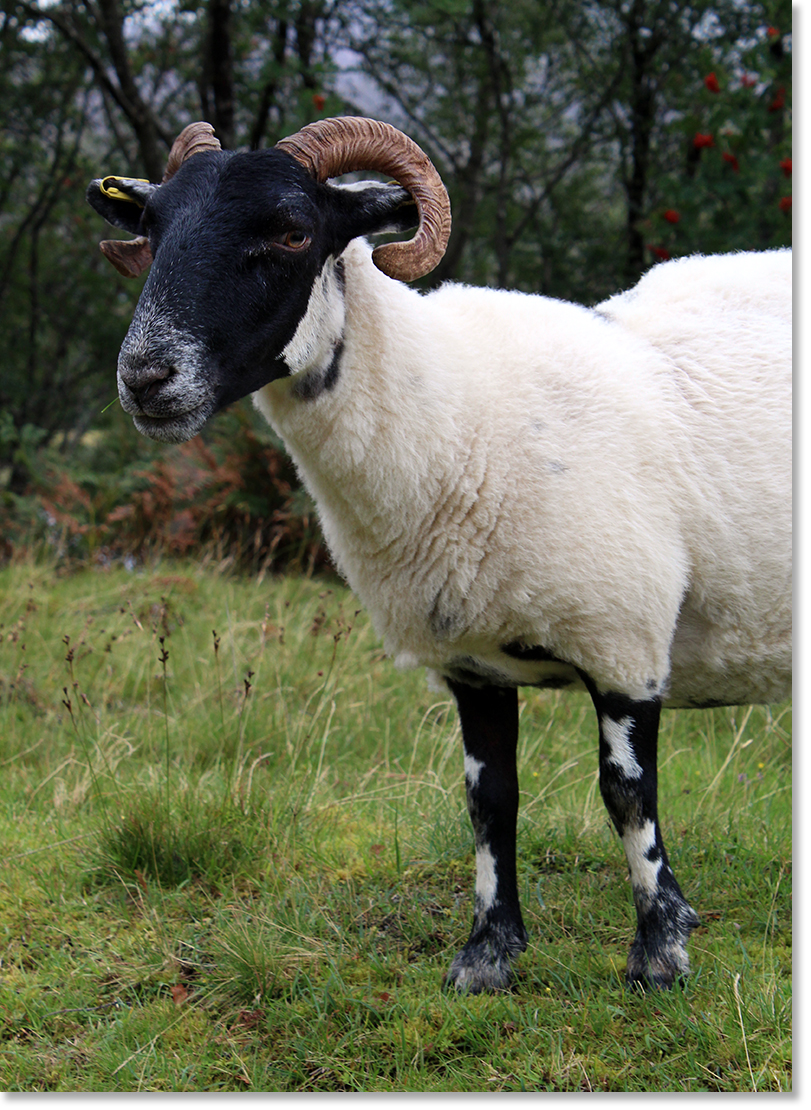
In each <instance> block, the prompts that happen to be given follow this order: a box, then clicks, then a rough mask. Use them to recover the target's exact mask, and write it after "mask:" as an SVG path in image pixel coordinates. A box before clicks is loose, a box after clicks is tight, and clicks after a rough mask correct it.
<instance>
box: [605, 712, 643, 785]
mask: <svg viewBox="0 0 811 1110" xmlns="http://www.w3.org/2000/svg"><path fill="white" fill-rule="evenodd" d="M633 723H634V720H633V717H623V718H622V720H621V721H612V720H611V718H610V717H603V719H602V726H603V736H604V737H605V741H606V743H607V744H608V747H609V748H610V750H611V754H610V756H609V757H608V762H609V763H613V764H614V765H615V766H616V767H619V769H620V770H621V771H622V773H623V775H625V777H626V778H627V779H639V778H641V777H642V774H643V771H642V768H641V766H640V765H639V762H638V760H637V758H636V756H635V755H634V749H633V748H632V747H631V741H630V735H631V728H632V727H633Z"/></svg>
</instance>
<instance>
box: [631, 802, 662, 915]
mask: <svg viewBox="0 0 811 1110" xmlns="http://www.w3.org/2000/svg"><path fill="white" fill-rule="evenodd" d="M655 844H656V825H655V824H654V823H653V821H645V822H644V823H643V824H642V825H637V826H634V827H629V828H627V829H626V830H625V832H624V833H623V836H622V845H623V847H624V848H625V857H626V859H627V860H628V868H629V870H630V872H631V883H632V884H633V886H634V888H635V889H636V890H641V891H644V892H645V893H646V894H648V895H650V896H651V897H652V896H653V895H655V894H656V892H657V890H658V889H659V868H660V867H661V866H662V859H661V856H659V857H658V858H657V859H648V855H647V853H648V852H649V851H650V849H651V848H653V847H654V846H655Z"/></svg>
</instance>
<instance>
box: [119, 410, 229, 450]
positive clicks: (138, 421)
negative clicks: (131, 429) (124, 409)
mask: <svg viewBox="0 0 811 1110" xmlns="http://www.w3.org/2000/svg"><path fill="white" fill-rule="evenodd" d="M209 416H210V411H209V406H208V405H205V404H202V405H197V406H196V407H195V408H193V409H189V410H187V411H186V412H179V413H174V414H172V415H170V416H151V415H149V414H148V413H143V412H138V413H133V414H132V422H133V424H134V425H135V427H136V428H137V430H138V431H139V432H140V433H141V435H144V436H147V437H148V438H149V439H155V440H158V441H160V442H161V443H185V442H186V440H187V439H191V438H192V437H193V436H196V435H197V433H198V432H199V431H201V430H202V428H203V425H204V424H205V423H206V421H207V420H208V418H209Z"/></svg>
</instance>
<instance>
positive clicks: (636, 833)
mask: <svg viewBox="0 0 811 1110" xmlns="http://www.w3.org/2000/svg"><path fill="white" fill-rule="evenodd" d="M587 685H588V686H589V692H590V693H591V697H592V700H593V701H594V707H595V709H596V710H597V717H598V719H599V722H600V793H601V794H602V796H603V801H604V802H605V804H606V808H607V809H608V813H609V816H610V817H611V820H612V822H613V823H614V827H615V828H616V830H617V832H618V833H619V835H620V838H621V839H622V844H623V847H624V849H625V856H626V859H627V861H628V869H629V871H630V875H631V884H632V887H633V892H634V903H635V905H636V916H637V930H636V936H635V938H634V942H633V944H632V945H631V951H630V954H629V956H628V969H627V971H626V981H627V982H628V984H629V985H635V986H641V987H644V988H648V987H670V986H672V985H673V983H674V982H675V981H676V980H677V979H679V978H681V977H683V976H686V975H687V974H688V972H689V970H690V964H689V960H688V958H687V940H688V938H689V936H690V933H691V932H692V930H693V929H694V928H695V927H696V926H697V925H698V917H697V916H696V914H695V913H694V911H693V910H692V909H691V908H690V906H689V905H688V904H687V902H686V901H685V898H684V895H683V894H682V892H681V890H680V889H679V884H678V883H677V882H676V878H675V876H674V874H673V872H672V871H671V869H670V864H669V863H668V859H667V852H666V851H665V846H664V844H663V842H662V832H661V829H660V828H659V816H658V810H657V773H656V748H657V741H658V734H659V714H660V710H661V705H660V702H659V700H658V699H657V698H654V699H652V700H650V701H633V700H631V699H630V698H627V697H625V696H623V695H621V694H600V693H599V691H597V689H596V688H595V687H594V686H593V684H591V683H589V682H587Z"/></svg>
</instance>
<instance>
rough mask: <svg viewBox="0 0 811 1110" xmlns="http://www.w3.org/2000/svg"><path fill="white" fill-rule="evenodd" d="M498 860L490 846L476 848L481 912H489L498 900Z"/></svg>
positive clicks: (477, 886) (477, 895)
mask: <svg viewBox="0 0 811 1110" xmlns="http://www.w3.org/2000/svg"><path fill="white" fill-rule="evenodd" d="M497 886H498V876H497V875H496V859H495V856H494V855H493V853H492V852H491V851H490V845H489V844H480V845H479V846H478V847H477V848H476V900H477V903H478V908H479V909H480V910H489V909H490V908H491V907H492V905H493V904H494V903H495V900H496V888H497Z"/></svg>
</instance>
